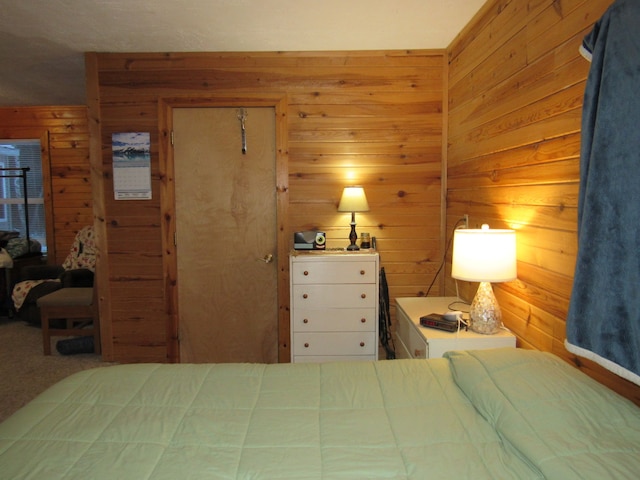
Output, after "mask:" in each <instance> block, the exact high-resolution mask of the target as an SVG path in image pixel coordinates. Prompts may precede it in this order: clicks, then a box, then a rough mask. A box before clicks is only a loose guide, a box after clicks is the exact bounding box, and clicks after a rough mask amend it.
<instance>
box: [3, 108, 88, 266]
mask: <svg viewBox="0 0 640 480" xmlns="http://www.w3.org/2000/svg"><path fill="white" fill-rule="evenodd" d="M31 138H39V139H41V144H42V156H43V176H44V178H43V183H44V186H45V207H46V209H47V214H48V218H47V243H48V246H49V254H48V259H47V260H48V262H49V263H52V264H60V263H62V262H63V261H64V259H65V258H66V256H67V254H68V253H69V249H70V248H71V244H72V243H73V240H74V237H75V234H76V233H77V232H78V230H80V229H81V228H82V227H84V226H86V225H91V224H92V223H93V207H92V196H91V181H90V173H89V126H88V122H87V107H85V106H55V107H2V108H0V139H31Z"/></svg>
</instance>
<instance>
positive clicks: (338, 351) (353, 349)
mask: <svg viewBox="0 0 640 480" xmlns="http://www.w3.org/2000/svg"><path fill="white" fill-rule="evenodd" d="M377 348H378V345H377V342H376V334H375V332H362V333H360V332H331V333H294V334H293V354H294V355H374V354H375V352H376V349H377Z"/></svg>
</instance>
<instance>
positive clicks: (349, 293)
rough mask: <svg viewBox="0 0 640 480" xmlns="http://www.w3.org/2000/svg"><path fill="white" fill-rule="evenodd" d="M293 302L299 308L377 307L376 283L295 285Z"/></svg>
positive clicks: (295, 308)
mask: <svg viewBox="0 0 640 480" xmlns="http://www.w3.org/2000/svg"><path fill="white" fill-rule="evenodd" d="M291 291H292V297H291V303H292V304H293V308H294V311H295V310H297V309H298V308H305V309H306V308H362V307H373V308H375V306H376V302H377V297H376V293H377V286H376V285H375V284H372V283H371V284H370V283H363V284H350V285H344V284H342V285H341V284H338V285H293V287H292V289H291Z"/></svg>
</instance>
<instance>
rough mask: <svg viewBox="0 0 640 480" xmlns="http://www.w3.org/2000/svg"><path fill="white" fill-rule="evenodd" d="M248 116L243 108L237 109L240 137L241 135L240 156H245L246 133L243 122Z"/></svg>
mask: <svg viewBox="0 0 640 480" xmlns="http://www.w3.org/2000/svg"><path fill="white" fill-rule="evenodd" d="M248 115H249V114H248V113H247V111H246V110H245V109H244V108H239V109H238V120H240V135H242V154H243V155H246V154H247V132H246V129H245V124H244V122H245V120H246V119H247V116H248Z"/></svg>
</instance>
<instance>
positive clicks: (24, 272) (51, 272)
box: [20, 265, 64, 281]
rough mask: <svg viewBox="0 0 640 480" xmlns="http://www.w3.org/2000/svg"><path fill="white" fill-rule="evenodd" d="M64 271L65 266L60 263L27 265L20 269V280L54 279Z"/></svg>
mask: <svg viewBox="0 0 640 480" xmlns="http://www.w3.org/2000/svg"><path fill="white" fill-rule="evenodd" d="M62 272H64V268H62V266H60V265H25V266H24V267H22V268H21V269H20V281H22V280H47V279H54V278H58V277H59V276H60V274H61V273H62Z"/></svg>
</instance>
